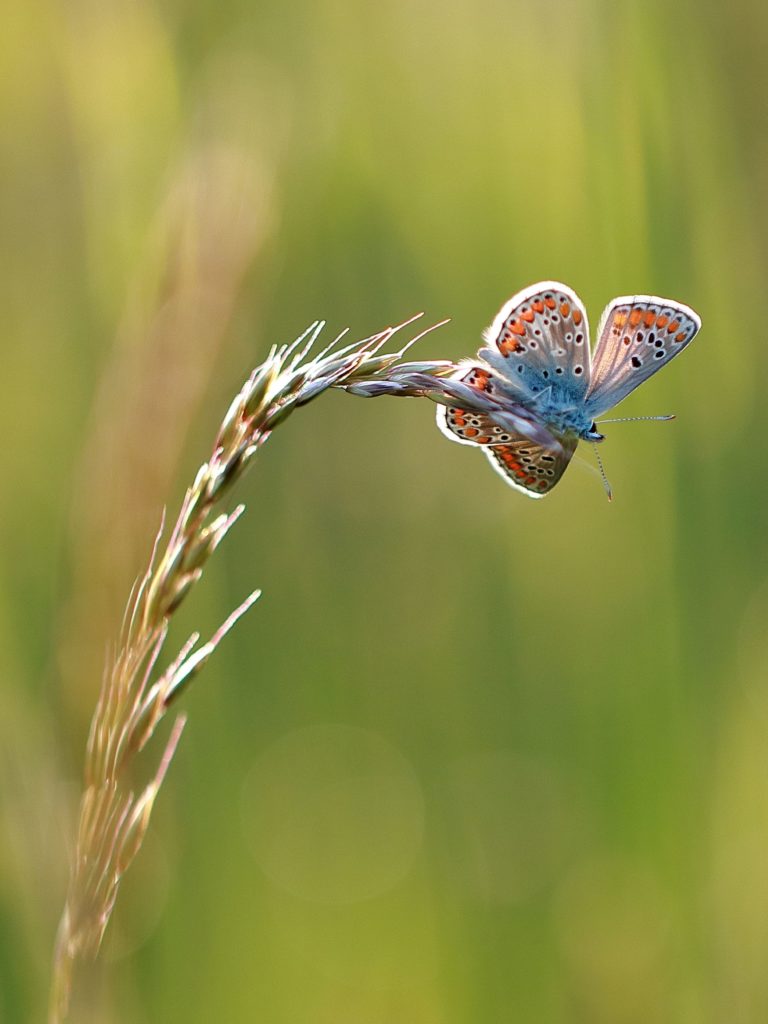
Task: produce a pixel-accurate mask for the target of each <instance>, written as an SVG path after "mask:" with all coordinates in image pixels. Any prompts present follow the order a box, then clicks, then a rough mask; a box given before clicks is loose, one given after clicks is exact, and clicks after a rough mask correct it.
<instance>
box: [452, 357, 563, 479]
mask: <svg viewBox="0 0 768 1024" xmlns="http://www.w3.org/2000/svg"><path fill="white" fill-rule="evenodd" d="M461 379H462V383H465V384H467V385H469V386H470V387H473V388H476V389H477V390H478V391H482V392H483V393H485V394H491V395H498V394H500V393H501V392H500V391H499V388H498V381H497V378H496V377H495V376H494V374H493V373H492V372H491V371H490V370H488V369H486V368H484V367H481V366H473V367H470V369H469V370H468V371H467V372H466V374H465V375H464V376H463V377H462V378H461ZM437 425H438V427H439V428H440V430H441V431H442V432H443V433H444V434H445V436H446V437H448V438H450V439H451V441H457V442H458V443H459V444H468V445H473V446H479V447H481V448H484V449H485V454H486V455H487V456H488V460H489V462H490V463H491V465H492V466H493V468H494V469H495V470H496V472H497V473H499V474H500V475H501V476H503V477H504V479H505V480H506V482H507V483H508V484H510V486H512V487H514V488H516V489H517V490H519V491H522V492H523V494H527V495H528V496H529V497H531V498H543V497H544V495H545V494H548V493H549V491H551V490H552V488H553V487H554V486H555V484H556V483H557V481H558V480H559V479H560V477H561V476H562V475H563V473H564V472H565V470H566V467H567V466H568V463H569V462H570V461H571V456H572V455H573V453H574V451H575V449H576V445H577V443H578V438H577V437H576V436H575V435H572V434H567V435H560V434H552V435H551V437H552V440H553V441H557V442H558V443H559V449H556V448H553V447H551V446H550V447H547V446H546V445H542V444H539V443H538V442H537V441H534V440H532V439H531V438H529V437H525V436H524V435H523V434H520V433H518V432H517V431H515V430H513V429H512V428H511V427H505V426H502V425H500V424H499V423H497V422H496V421H495V420H494V419H493V418H492V417H491V416H489V415H487V414H486V413H483V412H481V411H480V410H478V409H471V408H467V409H459V408H455V407H454V406H443V405H440V406H438V408H437ZM547 433H548V432H547Z"/></svg>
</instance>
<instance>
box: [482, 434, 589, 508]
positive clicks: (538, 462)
mask: <svg viewBox="0 0 768 1024" xmlns="http://www.w3.org/2000/svg"><path fill="white" fill-rule="evenodd" d="M557 440H558V441H559V442H560V451H559V452H555V451H553V450H552V449H551V448H542V447H541V445H537V444H534V443H533V442H532V441H529V440H528V438H525V437H515V438H514V439H513V440H512V441H510V442H509V444H503V445H494V447H492V448H487V449H486V452H485V454H486V455H487V456H488V461H489V462H490V463H491V465H492V466H493V468H494V469H495V470H496V472H497V473H499V474H500V475H501V476H503V477H504V479H505V480H506V482H507V483H508V484H510V485H511V486H512V487H515V488H516V489H517V490H519V491H523V492H524V493H525V494H527V495H528V496H529V497H530V498H543V497H544V495H545V494H549V492H550V491H551V490H552V488H553V487H554V486H555V484H556V483H557V481H558V480H559V479H560V477H561V476H562V475H563V473H564V472H565V471H566V469H567V468H568V463H569V462H570V461H571V456H572V455H573V453H574V451H575V450H576V445H577V444H578V438H577V437H576V436H575V435H573V434H570V435H562V436H559V437H558V438H557Z"/></svg>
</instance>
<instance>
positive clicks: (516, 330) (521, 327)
mask: <svg viewBox="0 0 768 1024" xmlns="http://www.w3.org/2000/svg"><path fill="white" fill-rule="evenodd" d="M509 329H510V331H512V333H513V334H525V324H524V323H523V321H522V320H515V322H514V323H513V324H512V326H511V327H510V328H509Z"/></svg>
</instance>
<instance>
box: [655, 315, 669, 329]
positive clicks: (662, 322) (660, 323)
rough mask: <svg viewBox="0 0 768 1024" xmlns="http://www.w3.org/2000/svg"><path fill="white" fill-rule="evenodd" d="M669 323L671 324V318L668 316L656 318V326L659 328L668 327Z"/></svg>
mask: <svg viewBox="0 0 768 1024" xmlns="http://www.w3.org/2000/svg"><path fill="white" fill-rule="evenodd" d="M668 323H669V317H668V316H663V315H662V316H657V317H656V326H657V327H666V326H667V324H668Z"/></svg>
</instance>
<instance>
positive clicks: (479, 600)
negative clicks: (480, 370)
mask: <svg viewBox="0 0 768 1024" xmlns="http://www.w3.org/2000/svg"><path fill="white" fill-rule="evenodd" d="M767 29H768V13H766V8H765V5H764V4H762V3H760V4H758V3H757V2H751V0H735V2H731V3H729V4H722V3H719V2H715V0H703V2H702V0H697V2H693V0H678V2H676V3H669V2H666V0H643V2H625V3H614V2H610V0H514V2H507V3H504V2H501V0H476V2H473V3H469V2H464V3H458V2H450V0H449V2H446V3H436V2H435V0H416V2H402V0H399V2H398V0H395V2H391V3H385V4H380V5H373V4H371V5H368V4H362V3H353V2H342V0H314V2H311V0H296V2H293V3H291V4H284V3H279V2H277V0H262V2H258V3H253V2H251V0H220V2H217V3H213V2H211V0H197V2H194V0H193V2H188V3H184V2H182V0H166V2H157V3H153V2H151V0H67V2H66V3H64V2H56V0H26V2H25V3H23V4H13V5H8V6H7V8H6V9H5V10H4V13H3V28H2V34H0V65H1V66H0V261H1V263H2V268H3V269H2V273H1V274H0V311H1V314H0V315H1V316H2V353H3V383H4V387H3V400H2V403H1V410H0V417H2V426H3V437H4V438H5V444H4V450H3V463H4V487H3V496H4V501H3V506H4V509H3V514H2V518H1V519H0V530H1V531H2V568H3V582H2V587H1V589H0V647H1V648H2V652H3V666H4V667H3V671H2V686H1V687H0V765H2V778H1V779H0V800H1V802H2V803H1V807H0V813H1V814H2V830H1V831H0V1019H2V1021H4V1022H5V1021H9V1022H16V1021H27V1020H29V1021H31V1020H35V1019H38V1020H39V1019H42V1017H43V1016H44V1012H45V1005H46V1000H47V985H48V974H49V962H50V954H51V948H52V944H53V937H54V932H55V926H56V921H57V919H58V916H59V913H60V909H61V905H62V902H63V898H64V893H65V886H66V869H67V858H68V849H69V846H70V844H71V838H72V833H73V827H74V814H75V809H76V802H77V798H78V792H79V785H80V778H81V770H82V761H83V749H84V742H85V736H86V731H87V725H88V721H89V719H90V715H91V712H92V709H93V706H94V703H95V700H96V696H97V692H98V686H99V681H100V677H101V670H102V665H103V662H104V657H105V651H106V649H107V647H108V645H109V643H110V641H111V640H112V639H113V638H114V637H115V635H116V631H117V625H118V623H119V618H120V613H121V610H122V607H123V606H124V604H125V600H126V598H127V593H128V589H129V586H130V583H131V581H132V579H133V577H134V576H135V575H136V573H137V572H138V571H139V570H140V569H141V568H142V565H143V563H144V562H145V560H146V557H147V553H148V548H149V543H150V539H151V536H152V534H153V533H154V530H155V529H156V526H157V523H158V519H159V515H160V510H161V507H162V506H163V504H164V503H168V505H169V507H170V508H171V509H174V508H175V507H177V505H178V502H179V500H180V497H181V495H182V493H183V488H184V486H185V483H186V482H187V481H189V480H190V479H191V476H192V475H193V473H194V471H195V469H196V467H197V465H198V464H199V462H200V461H201V460H202V459H203V458H204V457H205V455H206V453H207V451H208V448H209V446H210V442H211V438H212V436H213V434H214V431H215V429H216V426H217V424H218V421H219V419H220V417H221V415H222V413H223V411H224V410H225V409H226V407H227V405H228V403H229V400H230V397H231V396H232V395H233V394H234V393H235V391H236V390H237V388H238V387H239V386H240V383H241V381H242V379H243V378H244V377H245V375H246V374H247V372H248V371H249V370H250V368H251V367H252V366H253V365H254V364H255V363H256V362H258V361H260V359H261V358H262V357H263V355H264V354H265V353H266V351H267V349H268V347H269V346H270V345H271V344H272V343H273V342H283V341H289V340H291V339H292V338H293V337H295V336H296V335H297V334H298V333H300V332H301V331H302V330H303V329H304V327H305V326H306V325H307V324H308V323H309V322H310V321H312V320H314V319H315V318H317V317H325V318H327V319H328V320H329V325H330V326H329V328H328V330H329V331H331V330H333V331H334V332H335V331H336V330H337V329H340V328H341V327H343V326H345V325H347V324H349V325H350V326H351V328H352V331H353V335H356V336H359V337H362V336H365V335H366V334H370V333H372V332H373V331H375V330H377V329H379V328H381V327H384V326H386V325H387V324H389V323H391V322H394V321H397V320H400V319H402V318H404V317H406V316H408V315H409V314H411V313H412V312H415V311H417V310H420V309H425V310H427V313H428V315H429V316H430V317H432V318H434V319H439V318H441V317H443V316H451V317H452V318H453V319H452V323H451V324H450V325H449V326H448V327H445V328H442V329H441V331H440V332H438V333H437V334H435V335H432V336H430V337H429V338H428V339H426V340H425V341H424V342H423V343H422V344H421V345H420V348H419V352H420V353H421V354H422V355H423V356H424V357H427V356H431V357H443V358H446V357H451V358H458V357H461V356H467V355H470V354H471V353H472V352H474V350H475V349H476V347H477V345H478V343H479V340H480V332H481V330H482V328H484V327H485V326H486V325H487V324H488V323H489V322H490V321H491V319H492V318H493V316H494V314H495V313H496V311H497V309H498V307H499V306H500V305H501V304H502V302H504V301H505V300H506V299H507V298H508V297H509V296H510V295H511V294H512V292H514V291H515V290H517V289H518V288H520V287H523V286H524V285H527V284H529V283H531V282H533V281H536V280H538V279H541V278H555V279H560V280H563V281H565V282H566V283H568V284H570V285H571V286H572V287H573V288H575V289H576V290H577V291H578V292H579V293H580V294H581V295H582V297H583V298H584V300H585V302H586V303H587V306H588V309H589V311H590V315H591V318H592V321H593V323H596V321H597V317H598V315H599V312H600V310H601V308H602V306H603V305H604V304H605V303H606V302H607V301H608V300H609V299H610V298H611V297H612V296H614V295H616V294H625V293H632V292H651V293H656V294H661V295H665V296H671V297H674V298H677V299H680V300H682V301H684V302H687V303H690V304H691V305H692V306H694V307H695V308H696V309H697V310H698V311H699V312H700V314H701V316H702V319H703V321H704V329H703V331H702V334H701V337H700V339H699V340H697V342H696V344H695V345H694V346H693V347H692V349H691V351H690V353H689V354H687V355H685V357H684V358H682V359H680V360H679V361H676V362H675V363H674V364H673V365H672V366H671V367H670V368H669V369H668V370H665V372H664V373H662V374H660V375H659V376H658V377H657V378H654V380H653V381H652V382H651V383H649V384H648V385H646V386H645V387H643V388H642V389H641V390H640V392H639V393H636V394H635V395H633V396H632V397H631V398H630V399H629V400H628V401H627V402H626V403H625V405H624V406H623V407H622V413H623V414H626V415H631V414H635V413H636V414H640V413H659V412H668V411H674V412H676V413H677V414H678V420H677V422H675V423H673V424H670V425H655V424H634V425H633V424H628V425H626V426H622V425H619V426H616V427H613V428H610V431H609V438H608V441H607V442H606V444H605V445H604V446H603V449H602V454H603V457H604V459H605V461H606V466H607V470H608V473H609V476H610V479H611V482H612V484H613V487H614V492H615V496H616V497H615V500H614V502H613V504H612V505H609V504H608V503H607V502H606V500H605V496H604V493H603V490H602V487H601V485H600V482H599V480H598V478H597V477H596V476H595V475H594V473H593V472H591V471H589V470H587V469H586V468H585V467H584V466H575V467H574V468H572V469H571V470H570V471H569V472H568V474H567V475H566V477H565V479H564V481H563V482H562V483H561V485H560V486H559V487H558V488H557V490H556V492H555V493H554V494H553V495H552V496H551V497H549V498H548V499H547V500H546V501H544V502H531V501H527V500H525V498H523V497H522V496H520V495H518V494H516V493H514V492H512V491H511V490H509V489H507V488H505V487H504V485H503V484H502V483H501V481H500V480H499V479H498V477H497V476H496V475H495V474H494V473H492V472H490V470H489V468H488V465H487V463H486V461H485V460H484V459H483V458H481V457H480V456H479V455H476V454H475V453H473V452H471V451H469V450H467V449H462V448H460V447H458V446H456V445H450V444H448V443H447V442H446V441H445V440H444V439H443V438H442V437H441V436H440V435H439V434H438V432H437V430H436V429H435V426H434V411H433V408H432V406H431V405H430V404H429V403H427V402H395V401H391V400H387V399H382V400H380V401H376V402H363V401H362V400H359V399H353V398H350V397H349V396H346V395H343V394H331V395H328V396H325V397H324V398H323V399H322V400H320V401H319V402H318V403H317V404H316V405H313V406H311V407H309V408H307V409H306V410H303V411H302V412H300V413H299V414H297V415H296V416H295V417H292V418H291V419H290V421H288V422H287V423H286V424H285V426H284V427H281V429H280V431H279V432H278V433H277V434H276V436H275V437H274V439H273V440H272V442H271V443H270V444H269V445H268V446H267V447H266V448H265V449H264V451H263V453H262V454H261V455H260V457H259V459H258V465H257V467H256V469H255V471H254V472H252V474H251V475H250V476H249V477H248V478H247V480H246V481H245V483H244V485H243V486H242V487H241V488H240V492H239V497H241V498H242V500H244V501H246V502H247V504H248V511H247V514H246V516H245V518H244V519H243V520H242V521H241V523H240V524H238V526H237V527H236V529H235V531H234V533H233V535H232V536H231V537H230V539H229V540H228V541H227V543H226V545H224V547H223V548H222V550H221V552H220V553H219V554H218V555H217V557H216V559H215V560H214V562H213V563H212V564H211V566H210V568H209V569H208V570H207V571H206V578H205V580H204V581H203V584H202V585H201V587H200V588H198V590H197V591H196V593H195V594H194V596H193V597H192V598H191V599H190V601H189V603H188V604H187V605H185V607H184V609H183V614H180V616H179V621H178V622H177V623H176V624H175V627H174V629H175V633H174V637H175V639H176V641H177V642H181V640H182V639H183V638H184V637H185V636H186V633H187V632H188V631H189V630H191V629H192V628H200V629H201V630H202V632H203V633H204V634H209V633H210V632H212V630H213V629H214V628H215V627H216V626H217V625H218V623H219V622H220V621H221V619H222V618H223V617H224V616H225V615H226V614H228V612H229V611H230V610H231V608H232V607H234V605H235V604H236V603H238V601H239V600H240V599H241V598H242V597H243V596H244V595H245V594H246V593H247V592H248V591H249V590H250V589H251V588H253V587H254V586H261V587H263V588H264V591H265V595H264V597H263V599H262V600H261V601H260V602H259V604H258V605H257V606H256V608H255V609H254V610H253V611H252V612H251V613H250V615H249V616H248V617H247V619H246V620H245V621H244V622H243V623H241V624H240V625H239V627H238V628H237V630H236V631H235V633H234V634H233V635H232V636H231V637H230V638H229V639H228V640H227V641H226V643H225V644H224V645H223V647H222V648H221V650H220V652H219V654H218V655H217V657H216V658H215V659H214V661H213V662H212V663H211V665H210V666H209V667H208V668H207V669H206V671H205V673H204V675H203V676H202V677H201V678H200V679H199V681H198V682H196V684H195V686H194V687H193V688H192V690H191V691H190V693H189V695H188V697H187V698H186V701H185V705H186V710H187V711H188V713H189V716H190V721H189V724H188V726H187V730H186V733H185V735H184V739H183V742H182V744H181V748H180V750H179V752H178V755H177V757H176V760H175V763H174V765H173V766H172V770H171V772H170V774H169V777H168V781H167V784H166V786H165V788H164V790H163V792H162V794H161V797H160V800H159V802H158V805H157V808H156V812H155V815H154V820H153V826H152V829H151V833H150V836H149V838H148V840H147V843H146V845H145V848H144V850H143V851H142V853H141V855H140V857H139V859H138V861H137V863H136V865H135V868H134V869H133V870H132V872H131V874H130V876H129V877H128V878H127V880H126V882H125V884H124V887H123V890H122V892H121V897H120V900H119V903H118V908H117V911H116V914H115V917H114V920H113V922H112V925H111V926H110V930H109V933H108V937H107V940H106V943H105V948H104V956H103V961H102V965H101V969H100V971H97V972H96V973H95V976H94V978H92V979H90V984H89V985H87V986H85V988H84V989H83V990H82V992H85V991H86V990H87V992H88V995H87V998H85V999H84V1003H85V1004H86V1005H80V1006H79V1007H78V1016H77V1017H76V1018H75V1019H78V1020H87V1021H100V1022H113V1021H114V1022H150V1021H152V1022H154V1021H164V1022H169V1024H171V1022H177V1021H178V1022H182V1021H183V1022H190V1021H200V1022H203V1021H212V1020H221V1021H233V1022H234V1021H237V1022H239V1021H260V1022H265V1024H303V1022H307V1024H402V1022H408V1024H471V1022H483V1024H506V1022H518V1021H519V1022H525V1024H529V1022H530V1024H539V1022H541V1024H544V1022H547V1024H549V1022H553V1024H560V1022H574V1021H575V1022H585V1024H592V1022H598V1024H600V1022H606V1024H617V1022H618V1024H624V1022H638V1024H639V1022H643V1024H646V1022H649V1021H653V1022H685V1024H699V1022H703V1024H710V1022H711V1024H714V1022H724V1021H727V1022H729V1024H742V1022H745V1024H746V1022H762V1021H765V1020H768V970H766V968H768V740H767V734H768V693H767V691H766V679H765V669H764V665H765V639H766V628H765V617H766V612H767V611H768V589H767V588H766V542H765V537H766V517H765V511H766V485H765V475H764V474H765V470H764V461H765V460H764V453H763V447H764V443H765V442H764V439H765V436H766V429H768V413H767V411H766V408H767V407H766V404H765V401H764V397H763V396H762V394H761V392H760V390H759V386H760V382H761V381H763V380H764V379H765V376H764V375H765V352H766V348H765V338H764V334H765V326H764V324H763V320H762V319H761V318H762V312H761V307H760V302H761V301H764V295H763V289H764V282H765V279H766V274H767V273H768V258H767V253H766V238H768V166H767V164H768V161H767V159H766V157H767V156H768V142H767V141H766V140H767V138H768V136H766V132H765V126H766V114H767V111H766V106H767V100H766V96H767V94H768V89H767V88H766V86H767V83H766V74H765V70H764V68H765V53H766V45H767V44H768V31H767ZM329 337H330V334H329ZM761 399H762V401H761ZM589 456H590V453H589V452H588V451H587V453H586V458H587V460H589ZM161 743H162V737H158V738H156V740H155V744H154V752H153V756H154V757H156V756H157V755H158V754H159V751H160V749H161ZM152 764H153V759H152V757H150V758H149V759H148V760H147V762H146V766H147V770H150V769H151V767H152Z"/></svg>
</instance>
